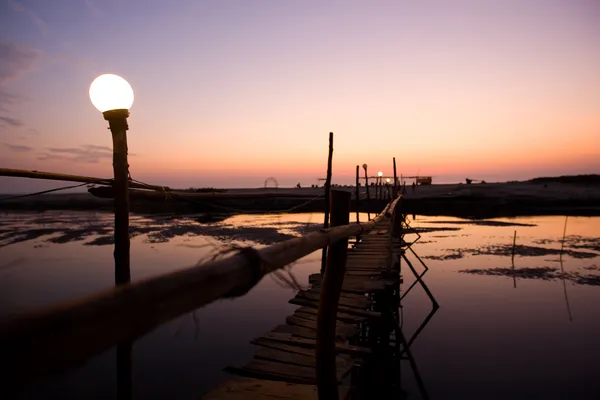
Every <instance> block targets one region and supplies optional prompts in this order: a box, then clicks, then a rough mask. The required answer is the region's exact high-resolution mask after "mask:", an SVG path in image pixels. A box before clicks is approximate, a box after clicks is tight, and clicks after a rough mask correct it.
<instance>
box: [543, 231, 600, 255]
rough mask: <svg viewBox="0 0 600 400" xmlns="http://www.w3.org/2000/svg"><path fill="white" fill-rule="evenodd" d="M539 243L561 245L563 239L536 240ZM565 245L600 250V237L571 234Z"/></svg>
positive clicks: (566, 238) (567, 237)
mask: <svg viewBox="0 0 600 400" xmlns="http://www.w3.org/2000/svg"><path fill="white" fill-rule="evenodd" d="M534 243H537V244H552V245H558V246H560V245H561V244H562V239H541V240H536V241H535V242H534ZM565 247H569V248H573V249H587V250H593V251H597V252H600V238H591V237H584V236H580V235H569V236H566V237H565Z"/></svg>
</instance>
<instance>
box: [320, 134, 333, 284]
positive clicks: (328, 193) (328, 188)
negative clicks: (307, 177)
mask: <svg viewBox="0 0 600 400" xmlns="http://www.w3.org/2000/svg"><path fill="white" fill-rule="evenodd" d="M332 159H333V132H329V154H328V156H327V179H326V180H325V217H324V221H323V228H325V229H327V228H329V213H330V208H331V169H332ZM326 256H327V247H323V253H322V254H321V273H323V270H324V269H325V258H326Z"/></svg>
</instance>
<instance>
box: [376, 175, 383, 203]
mask: <svg viewBox="0 0 600 400" xmlns="http://www.w3.org/2000/svg"><path fill="white" fill-rule="evenodd" d="M382 176H383V172H381V171H379V172H378V173H377V193H378V199H381V198H383V196H382V193H381V192H382V190H381V183H382V182H381V177H382Z"/></svg>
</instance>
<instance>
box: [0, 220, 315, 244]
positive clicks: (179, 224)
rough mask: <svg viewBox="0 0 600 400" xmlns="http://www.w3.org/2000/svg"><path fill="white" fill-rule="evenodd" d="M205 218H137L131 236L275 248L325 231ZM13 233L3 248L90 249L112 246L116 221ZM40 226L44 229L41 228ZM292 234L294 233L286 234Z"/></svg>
mask: <svg viewBox="0 0 600 400" xmlns="http://www.w3.org/2000/svg"><path fill="white" fill-rule="evenodd" d="M199 220H202V221H205V219H203V218H202V216H190V217H189V218H179V217H173V216H166V215H163V216H154V217H133V218H132V219H131V221H130V227H129V236H130V237H131V238H133V237H136V236H139V235H146V236H147V237H146V238H145V242H147V243H166V242H168V241H169V240H171V239H173V238H175V237H180V236H205V237H206V236H208V237H212V238H215V239H219V240H223V241H231V240H235V241H252V242H255V243H258V244H264V245H268V244H272V243H276V242H280V241H282V240H287V239H291V238H293V237H296V236H295V235H294V233H297V234H304V233H308V232H311V231H314V230H318V229H320V228H321V225H320V224H316V223H308V224H307V223H301V222H293V221H292V222H289V221H285V222H279V221H274V222H272V223H267V224H266V225H265V226H260V225H259V226H256V225H254V226H233V225H228V224H225V225H222V224H218V223H215V222H217V221H218V219H217V220H211V222H208V223H206V222H204V223H199V222H198V221H199ZM12 225H13V226H14V228H13V229H1V230H0V247H4V246H9V245H11V244H15V243H20V242H25V241H29V240H35V239H39V238H41V237H43V236H50V237H49V238H46V240H44V241H45V242H48V243H56V244H61V243H70V242H77V241H84V240H88V241H86V242H85V243H83V244H84V245H87V246H106V245H112V244H113V243H114V241H113V236H112V235H113V221H112V218H107V217H106V216H104V215H103V216H100V217H94V216H89V215H88V216H87V218H79V217H78V216H73V215H71V216H68V217H65V218H63V217H61V216H60V215H55V216H53V217H50V216H42V217H37V216H36V217H35V218H34V219H30V220H21V219H19V220H15V221H13V224H12ZM40 225H41V226H42V227H40ZM281 230H288V231H290V233H286V232H282V231H281Z"/></svg>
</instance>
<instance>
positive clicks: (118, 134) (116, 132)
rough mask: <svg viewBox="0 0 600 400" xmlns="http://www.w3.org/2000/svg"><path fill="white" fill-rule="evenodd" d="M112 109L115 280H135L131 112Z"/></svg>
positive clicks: (107, 115)
mask: <svg viewBox="0 0 600 400" xmlns="http://www.w3.org/2000/svg"><path fill="white" fill-rule="evenodd" d="M116 111H122V110H112V111H107V112H105V113H104V118H105V119H106V120H108V123H109V125H110V131H111V132H112V139H113V173H114V177H115V179H114V196H115V231H114V236H115V250H114V257H115V284H116V285H121V284H124V283H129V282H130V281H131V273H130V270H129V186H128V183H129V182H128V179H129V164H128V162H127V129H128V126H127V116H128V115H129V112H128V111H127V112H126V114H124V113H123V112H119V113H116Z"/></svg>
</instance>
